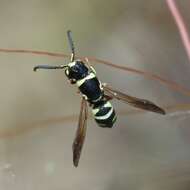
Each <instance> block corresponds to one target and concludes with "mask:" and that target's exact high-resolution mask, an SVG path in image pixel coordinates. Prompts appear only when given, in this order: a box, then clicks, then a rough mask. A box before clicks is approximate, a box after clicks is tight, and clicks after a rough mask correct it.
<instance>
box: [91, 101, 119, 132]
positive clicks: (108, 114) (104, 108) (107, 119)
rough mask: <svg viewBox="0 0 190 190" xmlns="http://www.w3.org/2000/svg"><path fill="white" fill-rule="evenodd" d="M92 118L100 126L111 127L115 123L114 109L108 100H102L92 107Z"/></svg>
mask: <svg viewBox="0 0 190 190" xmlns="http://www.w3.org/2000/svg"><path fill="white" fill-rule="evenodd" d="M92 113H93V115H94V119H95V121H96V122H97V124H98V125H99V126H100V127H105V128H111V127H113V124H114V123H115V121H116V119H117V116H116V114H115V110H114V108H113V106H112V105H111V103H110V102H109V101H102V102H101V103H100V102H99V104H98V105H97V104H95V105H94V106H93V108H92Z"/></svg>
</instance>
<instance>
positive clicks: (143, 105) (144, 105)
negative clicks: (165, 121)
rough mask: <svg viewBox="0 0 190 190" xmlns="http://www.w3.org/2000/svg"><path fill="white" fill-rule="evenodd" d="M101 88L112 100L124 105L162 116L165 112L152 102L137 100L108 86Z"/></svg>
mask: <svg viewBox="0 0 190 190" xmlns="http://www.w3.org/2000/svg"><path fill="white" fill-rule="evenodd" d="M103 88H104V91H105V94H107V95H108V96H110V97H112V98H116V99H118V100H122V101H124V102H125V103H127V104H129V105H132V106H134V107H137V108H140V109H144V110H148V111H152V112H156V113H159V114H163V115H164V114H165V111H164V110H163V109H162V108H160V107H159V106H157V105H156V104H154V103H153V102H151V101H149V100H144V99H139V98H136V97H132V96H129V95H127V94H124V93H122V92H120V91H118V90H115V89H112V88H111V87H110V86H107V85H104V86H103Z"/></svg>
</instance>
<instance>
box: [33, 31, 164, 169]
mask: <svg viewBox="0 0 190 190" xmlns="http://www.w3.org/2000/svg"><path fill="white" fill-rule="evenodd" d="M67 37H68V41H69V45H70V49H71V57H70V62H69V63H68V64H66V65H58V66H51V65H37V66H35V67H34V68H33V70H34V71H37V70H38V69H63V70H64V71H65V75H66V77H67V78H68V80H69V82H70V83H71V84H75V85H77V87H78V89H79V92H80V94H81V95H82V98H81V108H80V114H79V121H78V128H77V131H76V135H75V138H74V142H73V146H72V149H73V164H74V166H75V167H77V166H78V164H79V159H80V155H81V151H82V147H83V144H84V141H85V137H86V129H87V118H88V103H89V106H90V107H91V108H92V115H93V117H94V119H95V121H96V123H97V124H98V126H100V127H103V128H112V127H113V125H114V123H115V122H116V120H117V115H116V112H115V110H114V108H113V106H112V104H111V102H110V101H111V100H112V99H117V100H120V101H123V102H125V103H127V104H129V105H131V106H134V107H136V108H140V109H144V110H148V111H151V112H155V113H159V114H163V115H164V114H165V111H164V110H163V109H162V108H160V107H159V106H157V105H156V104H154V103H153V102H151V101H148V100H145V99H139V98H136V97H133V96H130V95H127V94H124V93H123V92H120V91H118V90H115V89H113V88H112V87H111V86H110V85H108V84H106V83H101V81H100V80H99V79H98V77H97V75H96V71H95V69H94V68H93V67H92V66H91V65H90V63H89V62H88V59H86V60H85V61H82V60H78V59H75V48H74V43H73V40H72V37H71V31H70V30H68V31H67Z"/></svg>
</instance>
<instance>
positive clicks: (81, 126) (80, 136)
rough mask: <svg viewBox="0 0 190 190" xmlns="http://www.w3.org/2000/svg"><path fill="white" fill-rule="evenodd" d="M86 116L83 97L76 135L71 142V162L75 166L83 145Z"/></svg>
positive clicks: (85, 103) (85, 104)
mask: <svg viewBox="0 0 190 190" xmlns="http://www.w3.org/2000/svg"><path fill="white" fill-rule="evenodd" d="M87 116H88V107H87V102H86V100H85V99H84V98H83V99H82V102H81V110H80V116H79V122H78V128H77V131H76V136H75V139H74V142H73V164H74V166H75V167H77V166H78V163H79V159H80V155H81V151H82V147H83V144H84V140H85V136H86V126H87V125H86V124H87Z"/></svg>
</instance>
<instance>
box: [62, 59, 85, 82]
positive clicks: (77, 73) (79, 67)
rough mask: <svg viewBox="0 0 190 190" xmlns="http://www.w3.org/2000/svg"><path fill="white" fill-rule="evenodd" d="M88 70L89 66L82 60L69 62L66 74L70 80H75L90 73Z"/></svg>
mask: <svg viewBox="0 0 190 190" xmlns="http://www.w3.org/2000/svg"><path fill="white" fill-rule="evenodd" d="M88 72H89V71H88V67H86V65H85V64H84V63H83V62H82V61H80V60H77V61H74V62H71V63H69V64H68V67H67V68H66V70H65V74H66V76H67V77H68V78H69V79H70V80H74V81H77V80H80V79H82V78H84V77H86V76H87V75H88Z"/></svg>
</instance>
